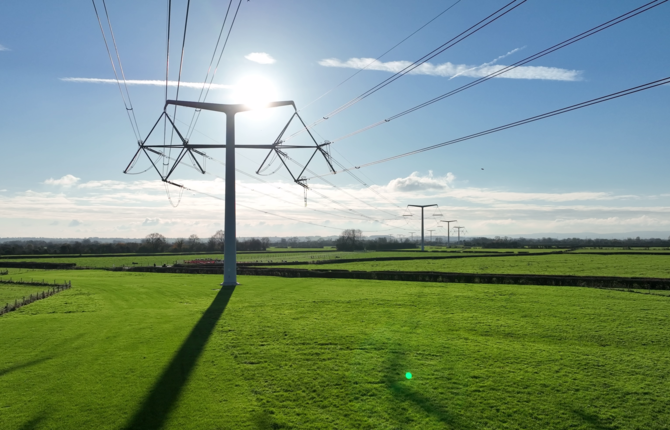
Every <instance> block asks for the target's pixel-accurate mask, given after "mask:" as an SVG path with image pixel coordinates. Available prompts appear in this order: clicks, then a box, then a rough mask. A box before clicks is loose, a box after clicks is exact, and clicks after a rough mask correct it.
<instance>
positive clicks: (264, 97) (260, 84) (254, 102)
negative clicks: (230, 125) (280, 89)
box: [233, 75, 277, 109]
mask: <svg viewBox="0 0 670 430" xmlns="http://www.w3.org/2000/svg"><path fill="white" fill-rule="evenodd" d="M233 98H234V99H235V102H236V103H243V104H245V105H247V106H249V107H250V108H252V109H259V108H263V107H265V106H267V104H268V103H269V102H271V101H274V100H276V99H277V91H276V89H275V87H274V85H273V83H272V82H271V81H270V80H268V79H266V78H264V77H262V76H258V75H251V76H245V77H244V78H242V79H241V80H240V81H239V82H238V83H237V85H235V89H234V91H233Z"/></svg>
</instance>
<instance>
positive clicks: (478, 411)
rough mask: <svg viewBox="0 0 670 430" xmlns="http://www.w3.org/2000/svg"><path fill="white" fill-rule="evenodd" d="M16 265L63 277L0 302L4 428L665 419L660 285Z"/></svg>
mask: <svg viewBox="0 0 670 430" xmlns="http://www.w3.org/2000/svg"><path fill="white" fill-rule="evenodd" d="M17 275H22V276H23V275H31V276H34V277H36V278H39V277H42V276H43V277H46V278H58V279H71V280H72V285H73V288H72V289H71V290H67V291H64V292H62V293H59V294H57V295H56V296H54V297H50V298H48V299H45V300H40V301H38V302H36V303H33V304H31V305H28V306H25V307H23V308H21V309H19V310H18V311H16V312H12V313H10V314H7V315H4V316H2V317H0V345H2V353H1V354H0V428H2V429H5V428H6V429H24V428H25V429H27V428H35V429H71V428H87V429H88V428H96V429H121V428H169V429H247V428H248V429H272V428H310V429H313V428H322V429H332V428H340V429H344V428H351V429H380V428H381V429H394V428H397V429H400V428H402V429H405V428H408V429H444V428H447V429H503V428H508V429H517V428H528V429H531V428H532V429H566V428H571V429H667V428H670V408H668V407H667V396H668V390H669V389H670V349H668V347H667V346H668V344H669V343H670V331H668V330H666V329H665V327H667V326H668V323H670V312H669V311H670V300H668V298H667V297H661V296H652V295H644V294H633V293H626V292H620V291H608V290H597V289H585V288H571V287H562V288H556V287H532V286H497V285H469V284H431V283H404V282H378V281H353V280H322V279H283V278H266V277H241V279H240V281H241V283H242V285H240V286H239V287H237V288H236V289H235V290H234V292H232V295H231V291H230V290H224V291H219V290H218V287H217V284H218V283H219V282H220V281H221V277H220V276H208V275H162V274H146V273H118V272H99V271H64V272H45V274H42V273H41V272H39V271H19V270H16V269H10V274H9V275H8V276H13V277H16V276H17ZM407 372H411V373H412V379H407V378H406V376H405V375H406V373H407Z"/></svg>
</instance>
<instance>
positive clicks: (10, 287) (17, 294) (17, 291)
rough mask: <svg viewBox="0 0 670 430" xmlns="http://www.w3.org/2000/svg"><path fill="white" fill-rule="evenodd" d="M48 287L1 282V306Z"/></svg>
mask: <svg viewBox="0 0 670 430" xmlns="http://www.w3.org/2000/svg"><path fill="white" fill-rule="evenodd" d="M47 289H48V287H44V286H36V285H21V284H0V307H3V306H5V304H6V303H10V302H14V300H21V298H23V297H27V296H29V295H31V294H37V293H41V292H42V291H46V290H47Z"/></svg>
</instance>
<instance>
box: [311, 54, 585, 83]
mask: <svg viewBox="0 0 670 430" xmlns="http://www.w3.org/2000/svg"><path fill="white" fill-rule="evenodd" d="M506 55H507V54H506ZM411 64H412V62H411V61H388V62H386V63H383V62H381V61H377V60H375V59H374V58H350V59H348V60H347V61H344V62H343V61H340V60H339V59H337V58H326V59H324V60H321V61H319V65H321V66H324V67H343V68H349V69H363V68H366V70H378V71H383V72H389V73H397V72H399V71H401V70H403V69H404V68H406V67H407V66H409V65H411ZM505 67H506V66H504V65H486V64H483V65H481V66H471V65H466V64H453V63H449V62H447V63H442V64H437V65H436V64H431V63H424V64H422V65H420V66H419V67H417V68H416V69H414V70H412V71H411V72H410V74H414V75H429V76H440V77H445V78H453V77H456V76H467V77H470V78H481V77H483V76H487V75H489V74H491V73H493V72H496V71H498V70H501V69H503V68H505ZM581 74H582V72H581V71H579V70H569V69H561V68H558V67H544V66H521V67H517V68H516V69H513V70H511V71H509V72H507V73H503V74H501V75H499V76H496V78H506V79H542V80H550V81H578V80H580V79H581Z"/></svg>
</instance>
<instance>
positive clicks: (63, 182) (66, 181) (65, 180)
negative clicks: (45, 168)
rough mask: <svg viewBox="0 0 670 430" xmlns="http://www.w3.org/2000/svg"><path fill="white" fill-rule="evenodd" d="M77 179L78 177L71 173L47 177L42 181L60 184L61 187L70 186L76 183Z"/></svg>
mask: <svg viewBox="0 0 670 430" xmlns="http://www.w3.org/2000/svg"><path fill="white" fill-rule="evenodd" d="M77 181H79V178H77V177H75V176H73V175H65V176H63V177H62V178H60V179H54V178H49V179H47V180H46V181H44V183H45V184H47V185H60V186H63V187H70V186H72V185H74V184H76V183H77Z"/></svg>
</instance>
